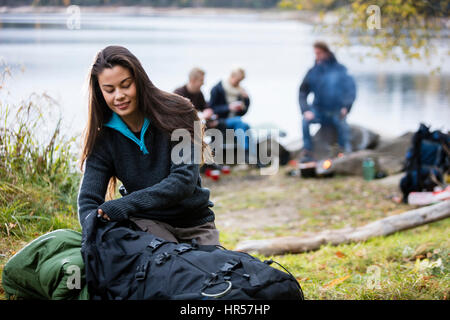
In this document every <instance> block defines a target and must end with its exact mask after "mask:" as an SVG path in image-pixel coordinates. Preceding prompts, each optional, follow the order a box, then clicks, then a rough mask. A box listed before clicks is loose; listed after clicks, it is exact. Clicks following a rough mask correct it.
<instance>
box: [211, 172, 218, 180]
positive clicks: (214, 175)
mask: <svg viewBox="0 0 450 320" xmlns="http://www.w3.org/2000/svg"><path fill="white" fill-rule="evenodd" d="M210 178H211V179H213V180H214V181H217V180H219V178H220V170H212V171H211V175H210Z"/></svg>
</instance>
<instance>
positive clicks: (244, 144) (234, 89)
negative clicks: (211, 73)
mask: <svg viewBox="0 0 450 320" xmlns="http://www.w3.org/2000/svg"><path fill="white" fill-rule="evenodd" d="M244 78H245V71H244V69H242V68H235V69H234V70H232V71H231V74H230V76H229V77H228V78H225V79H223V80H221V81H219V82H218V83H217V84H216V85H215V86H214V87H213V88H212V89H211V96H210V100H209V105H210V106H211V108H212V109H213V110H214V113H215V114H217V115H218V117H219V119H223V120H224V123H225V127H226V128H227V129H233V130H239V129H240V130H239V131H236V137H237V142H238V144H239V146H240V147H241V148H243V149H244V150H245V151H246V160H247V161H248V160H249V153H248V152H249V144H250V140H249V136H246V135H243V134H241V133H242V132H246V131H247V130H248V129H250V126H249V125H248V124H247V123H246V122H244V121H242V116H244V115H245V114H246V113H247V111H248V107H249V106H250V98H249V96H248V94H247V92H246V91H245V90H244V89H243V88H242V87H241V85H240V83H241V82H242V80H244ZM251 150H253V148H252V149H251ZM255 160H256V156H255Z"/></svg>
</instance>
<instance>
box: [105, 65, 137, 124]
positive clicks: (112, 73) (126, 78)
mask: <svg viewBox="0 0 450 320" xmlns="http://www.w3.org/2000/svg"><path fill="white" fill-rule="evenodd" d="M98 83H99V86H100V89H101V90H102V93H103V97H104V98H105V101H106V104H107V105H108V107H109V108H110V109H111V110H112V111H114V112H115V113H117V114H118V115H119V116H122V117H123V116H129V115H131V114H133V113H134V112H136V111H137V104H136V84H135V82H134V79H133V77H132V75H131V73H130V71H129V70H128V69H127V68H124V67H122V66H119V65H116V66H114V67H112V68H105V69H103V71H102V72H101V73H100V74H99V75H98Z"/></svg>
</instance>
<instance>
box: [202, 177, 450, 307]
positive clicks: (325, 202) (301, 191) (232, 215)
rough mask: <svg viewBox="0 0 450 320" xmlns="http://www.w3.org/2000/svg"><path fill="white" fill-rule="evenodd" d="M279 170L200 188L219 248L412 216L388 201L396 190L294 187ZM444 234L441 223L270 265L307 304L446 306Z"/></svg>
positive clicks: (356, 184)
mask: <svg viewBox="0 0 450 320" xmlns="http://www.w3.org/2000/svg"><path fill="white" fill-rule="evenodd" d="M286 170H288V168H285V169H282V170H281V171H280V172H279V173H278V174H277V175H276V176H271V177H261V176H260V177H258V176H257V175H258V173H257V172H253V176H251V175H252V174H250V176H248V177H247V178H246V177H245V176H241V175H232V176H229V177H224V178H222V181H219V182H211V181H209V180H208V181H205V182H204V184H205V185H206V186H207V187H209V188H211V194H212V198H213V202H215V203H216V206H215V207H214V208H215V213H216V225H217V227H218V228H219V230H220V232H221V241H222V243H223V245H224V246H225V247H228V248H233V247H235V245H236V244H237V243H238V242H240V241H243V240H247V239H264V238H271V237H277V236H301V235H304V234H307V233H310V232H316V231H321V230H323V229H337V228H342V227H346V226H359V225H364V224H366V223H368V222H371V221H374V220H377V219H380V218H383V217H386V216H389V215H393V214H398V213H401V212H404V211H406V210H410V209H412V207H411V206H408V205H405V204H396V203H394V202H392V201H391V200H390V196H391V195H392V194H394V193H398V189H397V188H398V186H397V185H393V186H385V185H381V184H379V183H377V182H376V181H371V182H367V181H364V180H363V179H361V178H359V177H334V178H331V179H301V178H298V177H288V176H287V175H286V174H285V173H286ZM253 195H255V196H254V197H253ZM261 195H266V196H261ZM242 203H245V204H246V206H247V207H246V209H242ZM449 231H450V219H446V220H443V221H438V222H435V223H431V224H429V225H424V226H421V227H418V228H415V229H412V230H408V231H403V232H398V233H396V234H394V235H391V236H388V237H378V238H373V239H370V240H368V241H366V242H364V243H352V244H345V245H340V246H330V245H326V246H322V247H321V248H320V250H317V251H313V252H307V253H303V254H287V255H283V256H273V257H271V258H272V259H274V260H276V261H278V262H279V263H281V264H283V265H284V266H285V267H287V268H288V270H290V272H291V273H293V274H294V276H295V277H296V278H297V279H298V280H299V282H300V284H301V286H302V288H303V290H304V293H305V297H307V298H308V299H449V297H450V276H449V271H450V270H449V269H450V259H449V254H450V250H449V248H450V240H449V234H450V232H449ZM257 256H258V257H259V258H260V259H267V257H264V256H261V255H257Z"/></svg>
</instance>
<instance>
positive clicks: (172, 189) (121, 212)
mask: <svg viewBox="0 0 450 320" xmlns="http://www.w3.org/2000/svg"><path fill="white" fill-rule="evenodd" d="M180 155H181V156H182V155H183V153H182V151H181V153H180ZM193 158H194V145H193V143H191V161H183V162H181V163H179V164H177V163H174V162H173V160H171V165H170V173H169V175H168V176H167V177H166V178H164V179H163V180H161V181H160V182H159V183H157V184H154V185H153V186H150V187H147V188H144V189H141V190H137V191H134V192H132V193H130V194H128V195H126V196H125V197H122V198H118V199H114V200H110V201H107V202H105V203H103V204H102V205H100V207H99V208H100V209H102V210H103V211H104V212H105V213H106V214H107V215H108V216H109V217H110V218H111V220H113V221H120V220H124V219H127V218H128V217H129V216H132V215H133V214H135V213H137V212H146V211H150V212H151V210H152V209H163V208H167V207H170V206H173V205H174V204H177V203H178V202H180V201H181V200H183V199H185V198H186V197H188V196H190V195H192V194H193V193H194V191H195V188H196V185H197V181H198V177H199V165H198V164H195V162H194V161H193Z"/></svg>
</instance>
